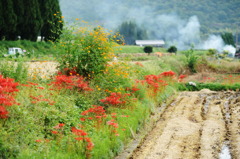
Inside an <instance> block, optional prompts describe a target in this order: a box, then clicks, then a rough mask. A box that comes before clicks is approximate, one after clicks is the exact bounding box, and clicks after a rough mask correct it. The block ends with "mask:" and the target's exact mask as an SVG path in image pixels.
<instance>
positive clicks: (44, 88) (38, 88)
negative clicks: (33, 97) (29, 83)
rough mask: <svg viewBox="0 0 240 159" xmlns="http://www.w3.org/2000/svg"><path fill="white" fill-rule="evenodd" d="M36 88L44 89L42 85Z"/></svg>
mask: <svg viewBox="0 0 240 159" xmlns="http://www.w3.org/2000/svg"><path fill="white" fill-rule="evenodd" d="M37 89H45V88H44V87H37Z"/></svg>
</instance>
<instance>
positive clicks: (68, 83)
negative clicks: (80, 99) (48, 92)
mask: <svg viewBox="0 0 240 159" xmlns="http://www.w3.org/2000/svg"><path fill="white" fill-rule="evenodd" d="M51 84H52V85H54V86H56V87H57V88H58V89H74V88H76V89H77V90H79V91H82V90H83V91H92V89H91V88H90V87H89V85H88V83H87V82H85V81H84V78H83V77H81V76H66V75H58V76H56V77H55V81H54V82H52V83H51Z"/></svg>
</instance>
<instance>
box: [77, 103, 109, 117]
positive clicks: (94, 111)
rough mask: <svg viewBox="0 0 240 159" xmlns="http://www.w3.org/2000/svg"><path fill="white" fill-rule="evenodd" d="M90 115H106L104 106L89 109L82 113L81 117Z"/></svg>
mask: <svg viewBox="0 0 240 159" xmlns="http://www.w3.org/2000/svg"><path fill="white" fill-rule="evenodd" d="M88 114H96V115H104V114H105V110H104V107H103V106H97V105H93V108H89V109H88V110H85V111H83V112H82V113H81V115H88Z"/></svg>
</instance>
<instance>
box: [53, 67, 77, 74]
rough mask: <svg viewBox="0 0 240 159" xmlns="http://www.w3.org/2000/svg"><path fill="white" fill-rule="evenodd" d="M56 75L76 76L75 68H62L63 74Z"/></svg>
mask: <svg viewBox="0 0 240 159" xmlns="http://www.w3.org/2000/svg"><path fill="white" fill-rule="evenodd" d="M58 74H66V75H67V76H77V75H78V73H77V67H73V68H71V69H70V68H64V69H63V73H62V72H59V73H58Z"/></svg>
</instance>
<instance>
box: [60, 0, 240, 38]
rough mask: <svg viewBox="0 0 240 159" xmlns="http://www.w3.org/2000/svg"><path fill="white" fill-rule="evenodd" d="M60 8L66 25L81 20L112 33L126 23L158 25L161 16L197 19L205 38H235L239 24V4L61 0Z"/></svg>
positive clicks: (235, 0) (225, 0)
mask: <svg viewBox="0 0 240 159" xmlns="http://www.w3.org/2000/svg"><path fill="white" fill-rule="evenodd" d="M60 6H61V9H62V12H63V15H64V16H65V17H66V21H70V19H75V18H80V19H83V20H85V21H88V22H94V23H97V24H101V25H104V26H105V27H107V28H111V29H113V28H116V27H118V26H119V25H120V24H121V23H122V22H123V21H126V20H135V21H137V22H138V23H140V24H141V25H143V24H147V23H149V21H152V20H153V21H154V22H155V23H158V21H159V18H162V15H168V16H169V15H170V16H171V17H168V19H169V20H173V21H174V20H176V19H177V20H176V21H187V20H188V19H189V18H190V17H191V16H194V15H196V16H197V18H198V20H199V23H200V24H201V28H200V31H201V33H203V34H208V33H219V32H224V31H226V30H227V31H231V32H233V33H234V34H235V32H236V28H237V22H239V21H240V12H237V11H238V10H239V9H240V1H239V0H201V1H198V0H181V1H179V0H168V1H166V0H154V1H147V0H138V1H137V0H132V1H128V0H122V1H121V2H120V1H116V0H115V1H112V0H102V1H98V0H88V1H78V0H68V1H66V0H60ZM173 15H174V16H175V17H174V18H172V16H173ZM161 22H162V21H161ZM151 24H152V23H151Z"/></svg>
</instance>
